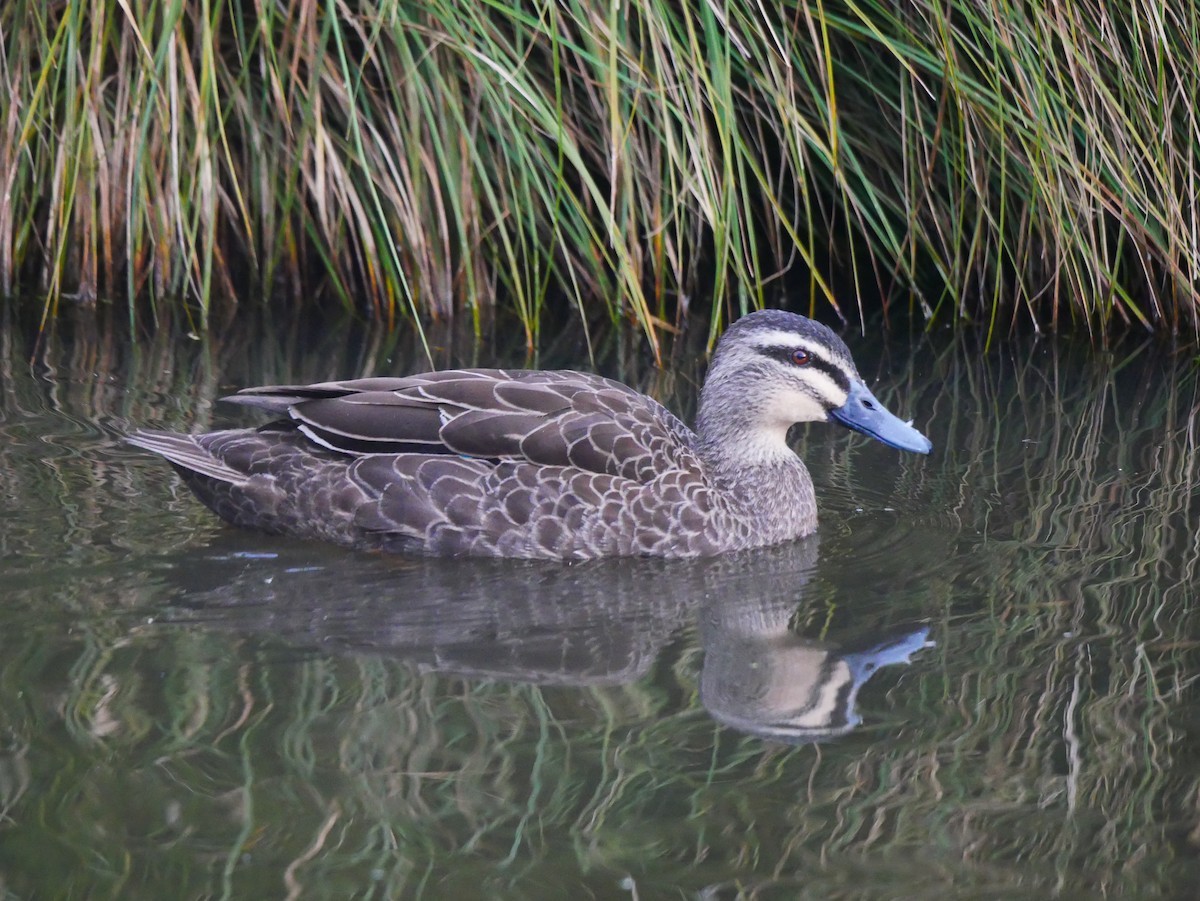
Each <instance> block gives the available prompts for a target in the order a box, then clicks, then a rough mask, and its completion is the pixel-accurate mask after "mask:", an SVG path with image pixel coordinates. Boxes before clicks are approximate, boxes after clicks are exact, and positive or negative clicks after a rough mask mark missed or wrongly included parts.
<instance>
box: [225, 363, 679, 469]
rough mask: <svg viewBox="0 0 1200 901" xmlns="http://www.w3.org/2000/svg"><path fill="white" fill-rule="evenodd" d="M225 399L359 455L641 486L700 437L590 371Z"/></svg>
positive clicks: (433, 376)
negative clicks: (469, 461) (514, 465)
mask: <svg viewBox="0 0 1200 901" xmlns="http://www.w3.org/2000/svg"><path fill="white" fill-rule="evenodd" d="M229 399H230V400H233V401H235V402H238V403H243V404H248V405H251V406H256V407H260V408H263V409H266V410H269V411H271V412H274V413H281V414H286V415H287V416H289V417H290V418H291V419H292V420H294V421H295V422H296V424H297V426H298V427H299V428H300V430H301V431H302V432H304V434H306V435H307V436H308V437H309V438H310V439H312V440H313V441H314V442H316V443H317V444H320V445H321V446H323V447H327V448H330V449H332V450H336V451H340V452H342V453H347V454H354V455H361V454H371V453H390V454H395V453H412V452H416V453H449V454H456V455H460V456H464V457H474V458H479V459H487V460H528V461H530V462H533V463H539V464H542V465H547V466H573V467H576V468H578V469H583V470H586V471H589V472H597V473H607V474H610V475H617V476H623V477H625V478H633V479H637V480H639V481H643V480H646V479H647V478H649V477H651V476H652V475H655V474H660V473H662V472H664V471H666V470H669V469H677V468H691V467H692V466H694V464H695V453H694V445H695V436H694V435H693V434H692V432H691V430H689V429H688V428H687V427H686V426H685V425H683V423H682V422H680V421H679V419H677V418H676V417H675V416H674V415H673V414H671V413H670V412H669V411H668V410H667V409H666V408H665V407H663V406H662V405H661V404H659V403H658V402H657V401H654V400H652V399H651V398H648V397H646V396H645V395H642V394H639V393H637V392H635V391H633V390H631V389H629V388H627V387H626V386H624V385H622V384H620V383H619V382H614V381H611V380H609V379H605V378H602V377H600V376H596V375H590V374H588V373H578V372H560V371H555V372H532V371H523V370H516V371H507V370H485V369H477V370H455V371H448V372H435V373H428V374H424V375H419V376H411V377H408V378H399V379H383V378H376V379H358V380H354V381H346V382H326V383H322V384H318V385H306V386H275V387H269V388H253V389H249V390H247V391H243V392H241V393H239V394H237V395H235V396H234V397H232V398H229Z"/></svg>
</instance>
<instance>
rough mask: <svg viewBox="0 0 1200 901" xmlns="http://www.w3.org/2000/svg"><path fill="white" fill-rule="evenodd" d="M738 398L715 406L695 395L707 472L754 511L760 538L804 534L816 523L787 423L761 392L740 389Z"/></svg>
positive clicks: (806, 479)
mask: <svg viewBox="0 0 1200 901" xmlns="http://www.w3.org/2000/svg"><path fill="white" fill-rule="evenodd" d="M720 396H722V397H729V396H730V395H729V394H723V395H720ZM739 400H744V402H742V403H738V404H736V405H731V404H728V403H724V402H722V403H721V404H719V406H718V405H714V404H713V403H712V402H711V401H709V402H707V403H706V398H705V397H704V396H702V397H701V403H700V410H699V412H698V413H697V415H696V434H697V437H698V439H699V444H698V447H697V450H698V451H699V453H700V457H701V459H703V461H704V464H705V466H706V467H707V468H708V471H709V477H710V478H711V479H712V480H713V482H714V484H715V485H716V486H717V488H718V489H720V490H721V492H722V493H723V494H724V495H726V496H727V497H728V498H730V499H731V500H734V501H735V502H736V503H737V504H738V505H739V506H741V507H742V508H743V510H745V511H746V513H748V514H750V515H753V516H754V518H755V520H756V521H757V523H758V525H759V528H760V534H761V537H763V538H764V539H769V540H772V541H775V540H782V539H786V538H791V537H795V536H798V535H806V534H808V533H809V532H811V531H812V530H813V528H814V527H815V525H816V505H815V503H814V502H813V487H812V479H811V477H810V476H809V474H808V469H807V468H806V467H805V466H804V463H803V462H801V460H800V458H799V457H797V456H796V453H795V451H793V450H792V448H791V446H790V445H789V444H788V442H787V432H788V426H789V425H790V423H789V422H787V421H786V417H783V416H778V417H775V416H772V415H771V413H772V410H771V407H770V405H769V399H764V398H763V397H762V396H761V395H758V396H755V395H753V394H751V393H750V392H746V394H745V395H743V396H740V397H739Z"/></svg>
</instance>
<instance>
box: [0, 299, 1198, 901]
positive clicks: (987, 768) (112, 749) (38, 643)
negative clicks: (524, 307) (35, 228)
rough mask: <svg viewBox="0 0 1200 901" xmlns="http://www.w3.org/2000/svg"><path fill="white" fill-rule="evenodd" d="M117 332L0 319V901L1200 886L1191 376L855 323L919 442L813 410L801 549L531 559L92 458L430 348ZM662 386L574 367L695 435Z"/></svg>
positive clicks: (872, 365)
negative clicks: (276, 534) (920, 435)
mask: <svg viewBox="0 0 1200 901" xmlns="http://www.w3.org/2000/svg"><path fill="white" fill-rule="evenodd" d="M119 332H120V330H119V329H116V328H112V329H110V328H106V327H104V326H101V325H97V324H96V323H95V322H89V321H88V320H85V319H80V320H79V321H78V322H70V323H66V324H64V325H62V326H61V333H56V334H52V335H48V336H45V337H44V339H43V340H42V342H41V343H40V345H39V346H36V347H35V345H34V342H33V340H32V338H31V337H30V335H29V333H28V332H27V331H26V330H23V329H21V328H20V327H18V326H16V325H14V324H11V323H7V324H5V326H4V328H3V330H2V331H0V495H2V504H0V554H2V557H0V592H2V597H3V602H2V604H0V898H7V897H12V898H31V897H84V896H87V897H92V896H119V897H147V898H151V897H178V898H200V897H255V898H258V897H264V898H265V897H351V896H353V897H376V898H385V897H430V898H442V897H445V898H546V899H552V898H553V899H557V898H561V897H563V896H564V892H567V893H569V894H570V895H572V896H577V897H597V898H622V897H628V898H632V897H638V898H660V897H662V898H676V897H694V898H700V897H703V898H737V897H746V898H794V897H813V898H828V897H839V896H853V897H879V898H894V897H914V898H916V897H935V896H936V897H980V896H995V897H1051V896H1054V897H1080V898H1083V897H1094V896H1095V895H1097V894H1108V895H1116V894H1131V895H1136V896H1138V897H1155V896H1163V897H1171V896H1176V897H1178V896H1180V895H1185V896H1186V895H1188V894H1189V887H1190V886H1193V885H1195V884H1196V883H1197V880H1200V867H1198V866H1197V862H1196V853H1197V846H1198V845H1200V759H1198V756H1200V755H1198V754H1197V751H1196V748H1197V746H1198V743H1197V731H1198V730H1197V715H1196V709H1197V708H1196V686H1195V679H1196V674H1197V672H1200V669H1198V667H1200V655H1198V654H1197V642H1198V640H1200V624H1198V623H1197V617H1196V609H1197V602H1196V595H1197V589H1198V588H1200V571H1198V561H1200V548H1198V547H1197V543H1198V542H1200V522H1198V521H1197V520H1198V519H1200V512H1198V510H1197V502H1196V497H1197V494H1196V489H1197V486H1198V484H1200V466H1198V462H1197V448H1196V442H1197V426H1198V425H1200V423H1198V422H1197V414H1196V406H1197V399H1198V398H1197V382H1196V378H1195V373H1194V369H1193V365H1192V361H1191V359H1190V358H1188V357H1186V356H1182V355H1174V354H1171V353H1169V352H1168V349H1166V348H1163V347H1161V346H1157V345H1145V346H1137V345H1129V346H1127V347H1124V348H1123V349H1122V350H1120V351H1119V352H1116V353H1104V354H1101V353H1096V352H1093V351H1091V350H1090V349H1088V348H1086V347H1071V346H1065V345H1059V346H1057V347H1056V346H1052V345H1051V344H1050V343H1048V342H1042V343H1038V342H1035V341H1019V342H1013V343H1010V344H1008V345H1007V346H1005V347H1003V348H1000V349H997V350H993V351H991V352H989V353H984V352H982V351H980V350H979V349H978V348H977V347H974V346H972V344H971V343H970V342H969V341H962V340H958V341H955V340H952V339H950V338H949V337H947V336H934V337H932V338H930V337H921V336H916V337H912V336H909V335H907V334H904V335H894V336H893V340H892V341H891V342H890V343H889V347H888V349H887V350H886V351H884V350H883V349H881V348H880V347H878V346H876V345H875V343H874V342H868V341H865V340H863V339H861V338H857V337H856V336H854V335H852V334H851V335H848V336H847V338H848V340H849V343H850V344H851V346H852V349H853V350H854V352H855V355H856V358H857V359H858V360H859V362H860V368H861V369H862V370H863V372H864V375H865V376H866V377H867V380H868V382H870V383H871V384H872V386H873V387H874V388H875V389H876V392H877V394H878V395H879V396H880V398H881V399H882V400H884V401H885V403H888V404H889V406H890V407H891V408H892V409H893V410H895V411H896V412H897V413H900V414H901V415H903V416H906V417H907V416H913V417H915V419H916V424H917V425H918V427H920V428H922V429H923V430H924V431H925V432H926V434H928V435H929V437H930V438H931V439H932V440H933V442H934V453H933V455H932V456H931V457H929V458H922V457H917V456H913V455H903V454H900V453H898V452H896V451H892V450H889V449H887V448H884V447H882V446H880V445H878V444H876V443H873V442H870V441H869V440H867V439H865V438H862V437H860V436H854V435H851V434H849V433H847V432H845V431H844V430H841V429H838V428H835V427H826V426H819V425H817V426H811V427H807V428H806V429H802V430H798V431H797V433H796V436H795V443H796V447H797V450H798V452H800V453H801V454H802V455H803V457H804V459H805V460H806V461H807V462H808V464H809V466H810V468H811V469H812V472H813V476H814V481H815V483H816V486H817V492H818V498H819V503H820V509H821V529H820V532H819V536H818V538H817V539H814V540H810V541H806V542H800V543H797V544H794V545H790V546H785V547H782V548H774V549H768V550H765V551H760V552H756V553H752V554H739V555H731V556H728V557H725V558H718V559H716V560H710V561H701V562H694V561H693V562H671V561H653V560H645V561H642V560H639V561H623V562H612V561H598V562H596V563H591V564H584V565H576V566H561V565H557V564H554V565H548V564H533V563H524V562H514V561H466V562H464V561H455V562H447V561H439V560H415V559H407V558H399V557H392V558H389V557H383V556H378V555H371V554H355V553H349V552H346V551H342V550H339V549H336V548H330V547H325V546H321V545H314V544H307V543H302V542H295V541H287V540H281V539H274V538H269V537H266V536H261V535H256V534H252V533H246V532H239V531H236V530H232V529H229V528H227V527H225V526H223V525H222V524H220V523H219V522H217V521H215V520H214V519H213V518H212V516H211V515H210V514H209V513H208V512H207V511H206V510H205V509H204V508H203V507H202V506H200V505H199V504H198V503H196V502H195V501H194V500H193V499H192V498H191V497H190V495H189V494H188V493H187V491H186V490H185V489H183V488H182V486H181V485H180V483H179V482H178V480H177V479H176V478H175V476H174V475H173V474H172V472H171V471H170V469H169V467H167V466H165V465H163V464H162V463H161V462H160V461H157V460H155V459H153V458H151V457H148V456H147V455H144V454H142V453H140V452H138V451H136V450H134V449H132V448H129V447H126V446H124V445H122V444H121V442H120V440H119V436H120V434H121V432H122V431H124V430H125V429H127V428H129V427H130V426H131V425H141V426H156V427H164V428H167V427H169V428H181V429H192V428H196V429H199V428H210V427H217V426H222V425H228V424H233V423H241V422H248V421H252V420H250V419H247V418H246V416H247V414H246V413H245V412H244V411H241V410H238V409H236V408H235V409H229V410H223V409H221V408H220V407H219V406H218V405H217V404H216V403H215V399H216V398H217V397H219V396H220V395H221V394H223V393H228V392H230V391H232V390H234V389H235V388H237V387H240V386H242V385H245V384H261V383H272V382H276V383H277V382H289V381H315V380H324V379H331V378H339V377H350V376H366V375H388V374H403V373H406V372H411V371H415V370H417V369H420V368H424V366H425V361H424V358H423V351H422V350H421V348H420V346H419V343H418V342H416V341H415V340H413V339H412V338H411V337H410V336H406V335H400V336H396V335H392V336H388V335H386V334H376V333H365V334H364V333H362V332H361V331H354V330H344V331H340V330H325V331H322V332H320V333H317V334H308V333H304V332H301V331H296V332H294V333H283V334H280V333H278V332H274V333H273V332H271V331H270V330H261V331H260V330H249V331H244V332H242V333H240V334H238V335H236V336H233V337H230V338H227V339H212V340H210V341H199V340H192V339H189V338H188V337H187V336H186V335H185V334H180V335H178V336H176V337H172V336H171V335H169V334H167V333H166V332H164V333H163V334H162V335H160V336H159V337H158V338H155V339H153V340H143V341H142V342H141V343H140V344H139V345H138V346H137V347H136V349H135V348H134V347H133V346H131V345H130V344H129V343H128V342H127V341H125V340H123V339H122V337H121V336H120V334H119ZM433 354H434V356H435V359H436V361H437V363H438V364H439V365H448V364H452V363H453V364H469V365H486V364H490V363H495V362H499V363H503V364H505V365H521V364H522V363H523V362H524V357H523V354H521V353H520V352H519V351H517V352H514V353H512V354H509V355H507V356H497V355H495V354H488V353H486V352H484V351H483V350H480V349H478V348H475V347H473V346H472V345H471V343H470V342H469V341H463V340H461V339H451V338H450V337H446V338H445V340H439V341H437V342H435V347H434V349H433ZM31 361H32V362H31ZM537 362H539V363H540V364H543V365H577V366H589V365H590V364H589V363H588V362H587V359H586V357H585V356H583V355H582V350H581V349H580V348H578V347H564V348H558V349H552V350H551V352H549V353H547V354H546V355H545V356H544V357H543V358H542V359H541V360H539V361H537ZM675 363H676V367H675V368H673V369H672V370H671V371H669V372H663V371H657V370H654V369H653V368H651V367H649V366H648V365H647V363H646V361H645V360H644V359H642V357H641V356H640V354H639V353H638V351H637V342H636V338H635V337H628V336H617V337H614V338H610V339H609V340H607V341H602V342H600V343H598V344H597V346H596V348H595V365H596V366H597V367H598V368H599V369H600V370H601V371H603V372H604V374H606V375H611V376H614V377H618V378H621V379H622V380H624V381H627V382H629V383H631V384H635V385H637V386H638V387H640V388H642V389H643V390H647V391H649V392H650V393H652V394H654V395H655V396H657V397H659V398H660V399H661V400H663V401H664V402H665V403H667V404H668V405H669V406H671V407H672V408H673V409H676V410H679V411H680V412H682V413H684V414H685V415H690V411H691V410H692V409H693V408H694V404H695V386H696V384H697V382H698V381H699V378H700V376H701V374H702V372H703V361H702V360H701V359H699V358H697V357H693V356H688V355H686V354H682V353H681V355H680V356H679V358H678V359H677V360H676V361H675ZM906 661H907V662H906Z"/></svg>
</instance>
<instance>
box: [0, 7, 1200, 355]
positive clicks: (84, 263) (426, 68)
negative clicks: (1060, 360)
mask: <svg viewBox="0 0 1200 901" xmlns="http://www.w3.org/2000/svg"><path fill="white" fill-rule="evenodd" d="M0 35H2V37H3V40H2V46H0V81H2V82H3V84H4V93H5V95H6V96H7V97H11V98H12V102H7V103H5V104H4V105H3V107H0V184H2V185H3V196H4V197H5V198H6V199H5V202H4V203H3V204H2V205H0V294H5V295H11V294H13V293H14V292H23V293H25V294H26V295H30V294H37V295H38V296H44V297H46V298H48V299H47V300H46V301H45V303H46V309H45V313H46V315H47V316H50V315H53V314H54V312H55V310H56V309H57V307H58V304H59V302H60V300H61V299H62V298H65V297H73V298H79V299H82V300H85V301H91V300H94V299H95V298H96V297H98V296H101V297H117V298H127V301H125V302H127V303H128V305H129V315H130V317H131V318H137V317H138V316H139V313H140V312H146V313H149V312H153V311H155V310H156V309H158V308H159V306H160V305H161V304H162V303H167V302H170V303H175V304H181V305H183V306H184V307H185V308H186V309H188V310H189V311H191V313H192V314H193V315H194V316H195V317H196V319H197V320H198V323H199V324H200V325H204V324H206V323H207V321H208V319H209V317H210V316H211V315H212V314H213V311H214V309H216V308H224V309H228V308H230V307H232V306H233V305H236V304H238V303H246V302H250V301H252V300H258V299H262V298H273V299H275V300H276V301H277V303H278V305H277V306H275V307H273V309H275V310H276V311H279V312H277V315H283V314H284V313H285V312H286V311H287V310H288V309H289V305H290V306H291V307H295V306H301V305H307V304H311V303H314V302H320V303H341V304H343V305H345V306H346V307H348V308H352V309H355V310H357V311H359V312H361V313H365V314H368V315H370V316H373V317H377V318H380V319H384V320H393V319H395V318H397V317H403V316H414V317H419V318H421V319H430V318H434V319H436V318H448V317H455V316H457V317H463V316H466V317H472V318H473V319H474V321H475V322H476V323H478V322H479V321H480V318H481V317H483V316H484V315H485V314H487V313H488V312H490V311H491V310H492V309H494V308H495V307H496V306H497V305H501V306H504V307H508V308H511V309H513V310H515V311H516V312H517V313H518V314H519V316H520V319H521V322H522V327H523V330H524V337H525V341H526V343H527V345H530V346H533V345H536V344H537V342H538V340H539V330H540V327H541V324H542V322H543V321H544V318H543V314H544V312H545V311H547V310H558V311H569V310H572V309H573V310H576V311H578V314H579V316H580V317H581V319H582V320H583V322H584V323H585V324H586V323H588V322H589V321H591V320H594V319H596V318H597V317H604V316H607V317H609V318H614V319H615V318H618V317H621V316H625V317H630V318H632V319H634V320H636V321H637V322H638V323H640V325H641V327H642V329H643V331H644V333H645V334H646V336H647V338H648V339H649V341H650V343H651V345H652V346H653V347H654V348H655V349H656V350H657V347H658V343H657V342H658V336H659V335H660V334H661V332H662V330H663V329H664V328H665V327H669V326H670V325H671V323H672V322H674V321H678V320H679V319H681V318H682V317H683V316H685V315H686V314H687V312H688V311H689V309H690V308H691V307H692V306H693V305H706V306H707V308H708V309H710V310H711V311H712V328H713V330H714V331H715V329H716V328H717V327H718V324H719V320H720V319H721V318H722V317H723V316H724V315H725V314H727V313H731V312H736V311H740V310H744V309H746V308H748V307H751V306H758V305H762V304H766V303H776V302H778V301H779V300H780V297H781V296H782V295H783V294H785V293H786V294H787V295H788V296H789V297H790V302H791V303H792V305H793V306H796V307H798V308H802V309H805V308H806V309H812V308H816V307H824V308H825V309H826V311H828V309H829V307H832V308H833V310H834V311H836V313H837V315H840V316H842V317H851V316H855V315H859V316H861V315H862V313H863V312H864V311H865V310H867V308H873V307H877V306H879V305H881V304H882V305H883V306H884V307H887V306H888V305H890V304H891V303H893V302H897V301H900V302H903V303H905V304H908V305H911V306H914V307H916V308H918V309H919V310H920V311H922V312H923V313H924V314H925V315H926V316H928V317H934V316H948V317H955V318H963V319H969V320H973V321H976V322H978V323H981V324H983V325H985V326H986V327H987V329H988V331H989V334H991V333H994V332H995V331H996V330H999V329H1007V328H1008V327H1009V326H1010V324H1011V323H1012V322H1014V321H1029V322H1033V323H1034V324H1035V325H1036V326H1037V327H1039V328H1058V327H1060V326H1065V325H1067V324H1077V325H1079V326H1080V327H1082V328H1083V329H1086V330H1087V331H1088V332H1089V333H1091V334H1092V335H1094V336H1095V337H1096V338H1098V339H1099V338H1105V337H1107V336H1108V335H1109V334H1110V333H1111V332H1112V331H1113V330H1114V329H1118V328H1122V327H1124V326H1125V325H1135V326H1143V327H1146V328H1160V329H1164V330H1170V331H1173V332H1180V333H1184V334H1186V335H1189V336H1194V335H1195V334H1196V332H1197V323H1198V322H1200V314H1198V306H1200V295H1198V290H1200V289H1198V287H1197V286H1200V218H1198V216H1197V212H1196V211H1197V210H1198V209H1200V197H1198V184H1200V181H1198V179H1197V162H1196V147H1197V146H1200V125H1198V121H1197V114H1196V110H1195V104H1194V102H1193V99H1194V98H1195V97H1196V96H1197V94H1198V93H1200V65H1198V63H1197V60H1198V59H1200V12H1198V11H1197V8H1196V7H1195V5H1194V4H1182V5H1176V6H1174V7H1171V8H1165V7H1163V6H1162V5H1161V4H1157V3H1152V2H1149V0H1080V2H1077V3H1071V4H1056V3H1047V2H1045V0H1035V2H1031V3H1026V4H1012V3H998V4H979V3H975V2H970V0H948V2H946V3H932V2H928V0H915V2H903V3H900V2H887V0H861V2H841V0H815V2H803V3H796V2H788V3H783V4H765V5H764V4H760V3H753V2H749V0H727V2H723V3H696V4H678V3H670V2H666V0H637V2H633V3H616V2H612V3H608V4H601V3H588V2H584V0H560V2H555V3H552V2H549V0H541V2H536V0H535V2H529V3H518V2H515V0H489V2H484V3H479V2H474V0H470V2H467V0H429V2H423V3H414V2H402V0H374V2H371V0H359V2H353V3H351V2H339V3H333V4H326V3H318V2H317V0H287V2H277V3H269V2H266V0H254V2H251V0H60V2H57V3H54V4H45V3H42V2H39V0H11V2H8V3H5V4H3V6H2V7H0ZM314 298H317V299H318V300H317V301H314V300H313V299H314Z"/></svg>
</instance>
